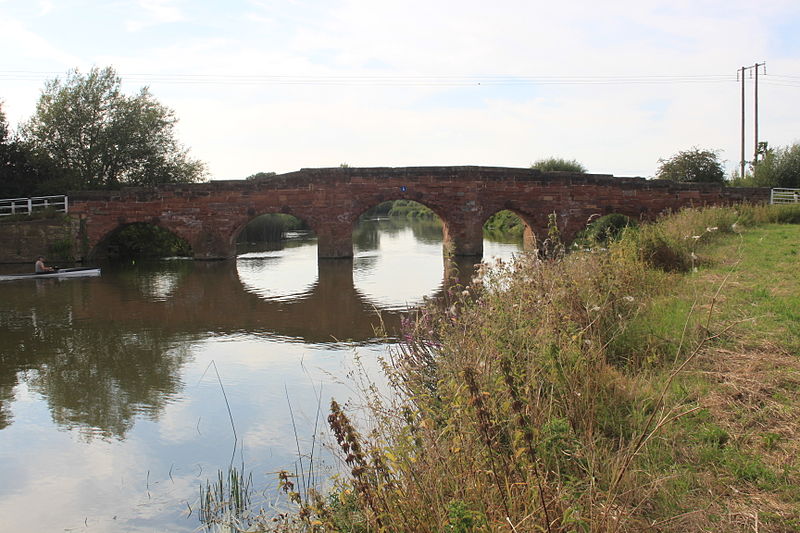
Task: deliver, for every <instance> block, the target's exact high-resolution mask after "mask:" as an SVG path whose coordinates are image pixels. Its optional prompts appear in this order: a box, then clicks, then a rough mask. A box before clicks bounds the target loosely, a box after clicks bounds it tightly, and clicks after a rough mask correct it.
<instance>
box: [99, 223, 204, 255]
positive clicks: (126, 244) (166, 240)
mask: <svg viewBox="0 0 800 533" xmlns="http://www.w3.org/2000/svg"><path fill="white" fill-rule="evenodd" d="M105 248H106V250H107V255H108V258H109V259H112V260H129V259H135V258H159V257H174V256H190V255H191V254H192V251H191V248H190V247H189V244H188V243H187V242H186V241H185V240H183V239H181V238H180V237H178V236H177V235H175V234H174V233H172V232H170V231H168V230H166V229H164V228H161V227H159V226H154V225H152V224H129V225H127V226H125V227H123V228H121V229H119V230H118V231H116V232H114V233H113V234H112V235H111V236H109V238H108V240H107V241H106V243H105Z"/></svg>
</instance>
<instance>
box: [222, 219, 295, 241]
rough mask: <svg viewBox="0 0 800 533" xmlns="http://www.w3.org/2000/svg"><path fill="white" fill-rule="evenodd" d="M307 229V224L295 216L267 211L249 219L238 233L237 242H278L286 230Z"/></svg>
mask: <svg viewBox="0 0 800 533" xmlns="http://www.w3.org/2000/svg"><path fill="white" fill-rule="evenodd" d="M307 229H309V227H308V224H306V223H305V222H304V221H302V220H300V219H299V218H297V217H295V216H292V215H287V214H285V213H269V214H266V215H260V216H258V217H256V218H254V219H253V220H251V221H250V222H249V223H248V224H247V225H246V226H245V227H244V228H243V229H242V231H241V233H239V237H238V239H237V242H239V243H245V242H251V243H253V242H280V241H281V240H282V239H283V235H284V233H286V232H287V231H292V230H307Z"/></svg>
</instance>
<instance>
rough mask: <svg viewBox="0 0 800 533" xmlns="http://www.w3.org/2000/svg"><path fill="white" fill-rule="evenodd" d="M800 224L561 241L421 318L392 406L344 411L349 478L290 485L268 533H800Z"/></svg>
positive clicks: (757, 219) (786, 215)
mask: <svg viewBox="0 0 800 533" xmlns="http://www.w3.org/2000/svg"><path fill="white" fill-rule="evenodd" d="M797 223H800V206H738V207H725V208H709V209H688V210H685V211H681V212H680V213H677V214H675V215H672V216H668V217H665V218H664V219H662V220H661V221H659V222H658V223H655V224H646V225H642V226H640V227H637V228H634V227H627V228H625V229H623V230H622V231H620V232H619V234H618V236H617V237H616V238H614V232H600V233H599V235H600V237H597V236H595V237H592V235H593V232H592V231H588V232H587V237H586V240H585V241H584V242H583V243H582V244H581V246H579V248H578V249H576V250H575V251H574V252H572V253H565V247H564V245H563V244H562V243H561V242H560V239H559V235H558V230H557V228H556V227H555V226H553V227H552V228H551V233H550V235H549V236H548V239H547V240H545V241H544V242H541V243H540V244H539V250H538V253H532V254H527V255H524V256H522V257H520V258H518V259H517V260H516V261H514V262H511V263H498V264H496V265H492V266H491V268H487V267H484V268H481V269H480V271H479V272H478V274H477V275H476V277H475V279H474V280H473V283H472V284H471V285H470V286H468V287H463V288H453V289H451V290H450V291H449V292H448V294H447V296H446V297H445V300H444V301H441V302H430V303H429V305H427V306H425V307H423V308H422V309H420V310H418V311H417V312H416V314H415V315H414V316H413V318H410V319H409V320H408V322H407V323H406V325H405V334H404V336H403V338H402V339H401V342H400V343H399V344H398V346H397V348H395V349H394V350H393V351H392V352H391V354H390V357H389V358H388V359H387V361H385V365H384V370H385V372H386V374H387V376H388V378H389V383H390V388H391V394H389V395H386V394H385V393H381V392H379V390H378V388H377V387H366V388H365V391H364V402H363V405H360V406H357V405H347V406H342V405H340V404H339V403H338V402H337V401H336V400H332V401H331V404H330V416H329V418H328V421H329V425H330V427H331V431H332V434H333V438H334V440H335V442H336V445H337V446H338V448H339V449H340V451H341V460H342V462H341V465H342V470H343V475H342V476H341V477H338V478H336V480H335V482H334V485H333V486H332V487H328V488H327V489H325V493H324V494H322V493H320V492H317V491H315V490H313V489H305V490H299V489H297V488H296V487H295V483H294V482H293V481H292V476H290V475H288V474H287V473H286V472H283V473H281V476H282V477H281V487H282V488H283V490H284V491H285V492H286V494H287V496H288V498H287V500H288V502H290V503H289V505H292V506H293V507H294V510H293V511H290V512H287V513H282V514H278V515H275V516H274V517H273V518H271V519H270V520H265V519H257V520H247V521H246V523H247V526H248V528H249V530H254V531H256V530H258V531H266V530H270V531H271V530H280V531H341V532H367V531H398V532H399V531H425V532H428V531H430V532H468V531H510V532H522V531H547V532H556V531H558V532H565V531H597V532H606V531H621V532H627V531H645V530H646V531H762V532H763V531H775V532H782V531H797V530H798V529H800V470H799V468H800V462H799V461H798V452H800V444H798V435H797V430H798V426H797V421H798V419H800V372H798V371H799V370H800V359H798V356H799V355H800V333H798V331H797V323H798V319H800V291H799V290H798V288H797V286H796V270H797V263H798V260H799V259H800V256H799V255H798V254H799V252H798V250H799V249H800V226H797V225H790V224H797ZM594 235H598V233H597V232H595V233H594ZM603 239H606V242H601V240H603ZM365 414H366V415H367V418H368V420H369V422H368V423H366V424H363V425H362V424H358V427H356V424H354V423H353V422H352V419H353V418H355V416H354V415H357V418H358V419H359V420H363V419H364V417H365ZM295 481H298V480H295ZM219 499H220V501H222V500H223V499H224V498H223V497H222V496H220V498H219ZM214 503H215V502H211V501H209V502H207V505H208V508H207V510H206V515H205V516H206V517H207V521H206V523H207V525H209V526H210V527H215V525H217V524H218V523H219V521H218V520H215V517H214V512H213V505H214ZM209 512H210V514H209ZM227 517H228V519H230V518H231V517H230V514H228V515H227ZM217 518H218V517H217ZM243 523H244V522H242V521H236V520H228V521H227V524H226V526H225V527H233V526H231V524H234V525H235V524H243Z"/></svg>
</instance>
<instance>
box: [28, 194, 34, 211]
mask: <svg viewBox="0 0 800 533" xmlns="http://www.w3.org/2000/svg"><path fill="white" fill-rule="evenodd" d="M31 213H33V202H32V200H31V199H30V198H28V214H29V215H30V214H31Z"/></svg>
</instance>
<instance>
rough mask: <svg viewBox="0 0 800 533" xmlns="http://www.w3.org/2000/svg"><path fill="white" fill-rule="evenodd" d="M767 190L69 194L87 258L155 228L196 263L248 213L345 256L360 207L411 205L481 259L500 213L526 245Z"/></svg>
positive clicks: (371, 186) (424, 174)
mask: <svg viewBox="0 0 800 533" xmlns="http://www.w3.org/2000/svg"><path fill="white" fill-rule="evenodd" d="M768 198H769V190H768V189H744V188H727V187H723V186H720V185H715V184H683V183H681V184H679V183H673V182H669V181H657V180H645V179H643V178H615V177H613V176H608V175H597V174H576V173H569V172H541V171H538V170H533V169H518V168H498V167H409V168H328V169H303V170H300V171H297V172H291V173H288V174H282V175H278V176H272V177H267V178H260V179H255V180H228V181H211V182H207V183H198V184H180V185H165V186H162V187H158V188H152V189H123V190H121V191H112V192H108V191H102V192H98V191H90V192H81V193H77V194H72V195H70V205H71V214H72V216H74V217H78V218H79V219H80V225H81V228H82V229H81V231H82V240H83V244H84V249H85V250H86V254H85V256H86V257H84V258H88V257H90V256H91V255H92V254H93V253H95V251H96V250H97V248H98V246H102V243H103V241H104V239H106V238H107V237H108V235H110V234H111V233H112V232H114V231H115V230H116V229H118V228H119V227H120V226H123V225H126V224H132V223H137V222H144V223H151V224H156V225H159V226H161V227H164V228H165V229H167V230H169V231H171V232H173V233H175V234H176V235H178V236H179V237H182V238H183V239H185V240H186V241H188V242H189V244H190V245H191V246H192V250H193V252H194V255H195V258H197V259H224V258H229V257H233V256H235V250H236V248H235V246H236V238H237V236H238V234H239V232H240V231H241V230H242V228H243V227H244V226H245V225H246V224H247V223H248V222H249V221H250V220H252V219H253V218H255V217H256V216H259V215H262V214H267V213H286V214H290V215H293V216H296V217H297V218H300V219H302V220H304V221H305V222H307V223H308V225H309V226H310V227H311V228H312V229H313V230H314V232H315V233H316V234H317V236H318V256H319V258H340V257H351V256H352V255H353V228H354V226H355V224H356V222H357V220H358V217H359V216H360V215H361V214H362V213H364V211H366V210H367V209H370V208H372V207H374V206H376V205H378V204H380V203H382V202H385V201H389V200H399V199H405V200H414V201H416V202H419V203H421V204H423V205H425V206H427V207H429V208H430V209H432V210H433V211H434V212H435V213H436V214H437V215H439V217H440V218H441V219H442V222H443V227H444V230H443V233H444V241H445V249H446V250H447V251H449V252H451V253H453V254H455V255H463V256H480V255H481V254H482V252H483V232H482V228H483V224H484V222H485V221H486V220H487V219H488V218H489V217H490V216H491V215H493V214H494V213H496V212H498V211H501V210H504V209H508V210H511V211H513V212H514V213H516V214H517V215H518V216H520V217H521V218H522V220H523V221H524V222H525V223H526V224H527V229H526V236H525V240H526V242H527V243H529V244H531V243H532V242H533V241H534V238H539V239H541V238H543V237H545V236H546V235H547V225H548V217H549V215H550V214H551V213H555V214H556V217H557V221H558V225H559V229H560V230H561V232H562V234H563V235H565V236H566V237H567V238H570V237H572V236H574V235H575V234H576V233H577V232H578V231H580V230H581V229H582V228H583V227H585V225H586V222H587V220H588V219H589V217H590V216H592V215H604V214H607V213H612V212H615V213H623V214H625V215H628V216H630V217H633V218H635V219H652V218H654V217H656V216H658V215H659V214H660V213H662V212H664V211H668V210H677V209H680V208H682V207H686V206H702V205H719V204H730V203H736V202H743V201H744V202H754V203H755V202H765V201H767V200H768Z"/></svg>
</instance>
